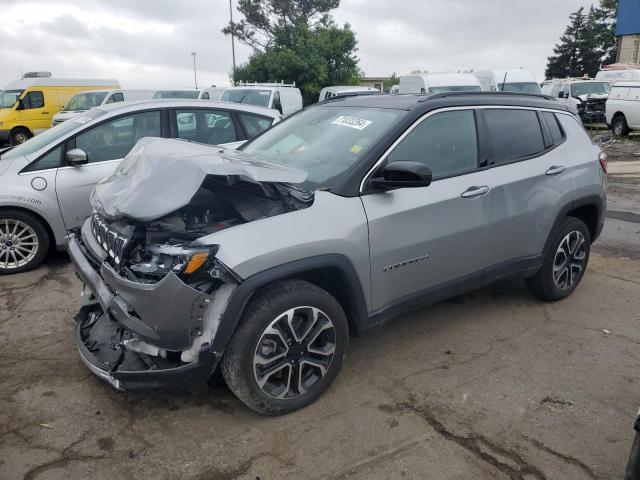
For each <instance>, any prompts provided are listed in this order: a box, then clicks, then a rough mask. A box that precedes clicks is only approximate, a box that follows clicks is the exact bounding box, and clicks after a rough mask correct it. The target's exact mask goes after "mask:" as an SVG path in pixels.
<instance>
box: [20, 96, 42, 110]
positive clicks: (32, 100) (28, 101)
mask: <svg viewBox="0 0 640 480" xmlns="http://www.w3.org/2000/svg"><path fill="white" fill-rule="evenodd" d="M22 104H23V105H24V109H25V110H30V109H33V108H42V107H44V95H43V94H42V92H29V93H27V94H26V95H25V97H24V98H23V99H22Z"/></svg>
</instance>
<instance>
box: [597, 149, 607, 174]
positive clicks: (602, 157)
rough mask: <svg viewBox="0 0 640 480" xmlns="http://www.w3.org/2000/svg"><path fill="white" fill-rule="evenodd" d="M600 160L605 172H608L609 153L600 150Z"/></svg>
mask: <svg viewBox="0 0 640 480" xmlns="http://www.w3.org/2000/svg"><path fill="white" fill-rule="evenodd" d="M598 161H599V162H600V166H601V167H602V170H603V171H604V173H607V154H606V153H604V152H600V154H599V155H598Z"/></svg>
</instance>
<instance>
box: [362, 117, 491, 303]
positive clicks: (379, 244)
mask: <svg viewBox="0 0 640 480" xmlns="http://www.w3.org/2000/svg"><path fill="white" fill-rule="evenodd" d="M405 135H406V136H404V138H402V137H401V140H399V142H397V144H396V145H395V146H394V147H392V149H391V151H390V152H389V153H388V154H387V155H386V157H385V158H384V160H383V161H382V164H381V166H380V168H382V167H384V165H385V164H386V163H390V162H395V161H415V162H422V163H425V164H426V165H427V166H428V167H429V168H430V169H431V171H432V173H433V181H432V183H431V185H430V186H428V187H419V188H403V189H398V190H392V191H387V192H375V193H373V192H372V193H365V194H363V195H362V202H363V204H364V208H365V211H366V214H367V218H368V222H369V243H370V256H371V282H372V298H373V302H372V303H373V305H372V309H373V310H374V311H380V310H381V309H383V308H385V307H388V306H391V305H393V304H397V303H399V302H403V301H404V300H410V299H411V298H412V297H416V298H417V297H421V296H422V295H424V294H433V295H436V296H437V295H439V294H443V293H445V292H446V293H451V292H455V291H456V289H457V288H459V287H461V286H462V285H464V284H465V283H466V284H467V285H468V284H471V283H474V282H479V281H480V280H481V279H482V268H483V267H484V260H483V252H484V250H486V249H487V248H489V239H488V236H487V233H486V232H487V230H486V227H485V223H486V222H485V218H486V215H487V204H486V198H487V194H488V193H489V192H490V184H489V181H488V179H489V177H488V173H487V171H485V170H481V169H479V157H480V156H481V155H483V154H482V153H480V152H481V150H483V149H484V147H483V146H482V144H481V142H479V141H478V135H477V128H476V121H475V114H474V111H473V110H452V111H442V112H435V113H432V114H429V115H428V116H426V118H424V119H423V120H420V121H418V122H417V124H416V125H415V128H413V129H410V130H409V131H408V133H407V134H405ZM380 168H379V169H378V172H379V170H380ZM373 176H374V177H375V176H379V173H376V172H374V174H373ZM365 188H366V186H365Z"/></svg>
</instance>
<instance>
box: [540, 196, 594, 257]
mask: <svg viewBox="0 0 640 480" xmlns="http://www.w3.org/2000/svg"><path fill="white" fill-rule="evenodd" d="M604 215H605V212H604V206H603V200H602V198H601V197H600V196H599V195H589V196H587V197H583V198H580V199H577V200H574V201H573V202H571V203H569V204H567V205H565V206H564V208H562V209H561V210H560V213H559V214H558V216H557V217H556V220H555V222H554V224H553V228H552V229H551V231H550V232H549V236H548V237H547V241H546V243H545V246H544V252H546V251H547V250H548V247H549V244H550V243H551V241H552V240H553V235H554V233H555V232H557V231H558V228H560V225H561V224H562V222H563V221H564V220H565V219H566V218H567V217H575V218H578V219H579V220H582V221H583V222H584V223H585V224H586V226H587V229H588V230H589V235H590V236H591V243H593V242H595V241H596V239H597V238H598V236H599V235H600V232H601V230H602V225H603V223H604V222H603V220H604Z"/></svg>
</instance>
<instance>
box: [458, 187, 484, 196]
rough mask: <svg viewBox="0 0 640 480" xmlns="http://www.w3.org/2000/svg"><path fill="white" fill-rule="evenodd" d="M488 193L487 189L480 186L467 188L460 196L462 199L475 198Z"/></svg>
mask: <svg viewBox="0 0 640 480" xmlns="http://www.w3.org/2000/svg"><path fill="white" fill-rule="evenodd" d="M487 193H489V187H487V186H486V185H482V186H480V187H469V188H468V189H467V190H465V191H464V192H462V195H460V196H461V197H462V198H475V197H479V196H481V195H486V194H487Z"/></svg>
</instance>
